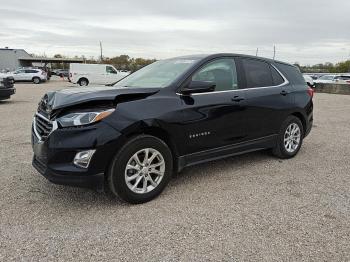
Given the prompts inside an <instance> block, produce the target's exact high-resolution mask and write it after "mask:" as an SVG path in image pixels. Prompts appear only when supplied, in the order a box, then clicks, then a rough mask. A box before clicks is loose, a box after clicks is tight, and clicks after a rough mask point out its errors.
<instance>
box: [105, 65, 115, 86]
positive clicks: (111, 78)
mask: <svg viewBox="0 0 350 262" xmlns="http://www.w3.org/2000/svg"><path fill="white" fill-rule="evenodd" d="M117 80H118V72H117V71H116V70H115V68H114V67H112V66H106V74H105V84H111V83H113V82H116V81H117Z"/></svg>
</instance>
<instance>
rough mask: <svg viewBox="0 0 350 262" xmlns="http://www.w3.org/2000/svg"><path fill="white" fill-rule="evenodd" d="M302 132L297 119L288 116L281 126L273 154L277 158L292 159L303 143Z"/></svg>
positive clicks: (301, 126) (300, 124)
mask: <svg viewBox="0 0 350 262" xmlns="http://www.w3.org/2000/svg"><path fill="white" fill-rule="evenodd" d="M303 138H304V130H303V125H302V123H301V121H300V119H299V118H297V117H295V116H289V117H288V118H287V119H286V120H285V121H284V122H283V124H282V127H281V129H280V133H279V135H278V138H277V141H276V146H275V148H274V149H273V150H272V152H273V154H274V155H275V156H277V157H279V158H291V157H294V156H295V155H296V154H297V153H298V152H299V150H300V147H301V145H302V143H303Z"/></svg>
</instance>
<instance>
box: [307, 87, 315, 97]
mask: <svg viewBox="0 0 350 262" xmlns="http://www.w3.org/2000/svg"><path fill="white" fill-rule="evenodd" d="M307 93H308V94H309V96H310V97H311V98H313V97H314V93H315V91H314V90H313V89H312V88H311V87H309V88H308V89H307Z"/></svg>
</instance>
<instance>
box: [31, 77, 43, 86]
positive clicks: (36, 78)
mask: <svg viewBox="0 0 350 262" xmlns="http://www.w3.org/2000/svg"><path fill="white" fill-rule="evenodd" d="M32 80H33V83H34V84H36V85H37V84H40V82H41V79H40V78H39V77H33V79H32Z"/></svg>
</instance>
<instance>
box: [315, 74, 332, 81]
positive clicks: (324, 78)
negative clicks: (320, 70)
mask: <svg viewBox="0 0 350 262" xmlns="http://www.w3.org/2000/svg"><path fill="white" fill-rule="evenodd" d="M333 78H334V76H331V75H325V76H321V77H320V78H319V79H322V80H333Z"/></svg>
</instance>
